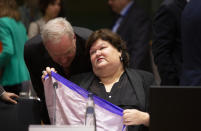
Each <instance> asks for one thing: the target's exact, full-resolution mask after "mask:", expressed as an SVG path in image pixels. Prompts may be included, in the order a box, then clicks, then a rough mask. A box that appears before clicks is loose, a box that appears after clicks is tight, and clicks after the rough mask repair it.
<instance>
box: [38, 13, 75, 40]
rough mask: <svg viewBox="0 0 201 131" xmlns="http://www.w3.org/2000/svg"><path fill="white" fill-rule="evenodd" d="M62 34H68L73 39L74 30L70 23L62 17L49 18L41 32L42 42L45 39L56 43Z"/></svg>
mask: <svg viewBox="0 0 201 131" xmlns="http://www.w3.org/2000/svg"><path fill="white" fill-rule="evenodd" d="M64 35H68V36H69V37H71V38H72V39H73V36H74V31H73V27H72V25H71V24H70V23H69V22H68V21H67V20H66V19H65V18H62V17H57V18H55V19H52V20H49V21H48V22H47V23H46V24H45V25H44V27H43V28H42V32H41V36H42V39H43V42H44V43H45V42H47V41H51V42H52V43H58V42H60V40H61V38H62V37H63V36H64Z"/></svg>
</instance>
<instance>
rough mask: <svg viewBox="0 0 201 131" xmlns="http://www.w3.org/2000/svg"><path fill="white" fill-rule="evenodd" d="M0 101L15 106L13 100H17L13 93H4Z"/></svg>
mask: <svg viewBox="0 0 201 131" xmlns="http://www.w3.org/2000/svg"><path fill="white" fill-rule="evenodd" d="M0 98H1V99H2V100H4V101H7V102H10V103H13V104H17V101H16V100H14V99H13V98H19V96H18V95H16V94H14V93H10V92H6V91H5V92H4V93H3V94H2V95H1V97H0Z"/></svg>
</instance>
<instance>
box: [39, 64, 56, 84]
mask: <svg viewBox="0 0 201 131" xmlns="http://www.w3.org/2000/svg"><path fill="white" fill-rule="evenodd" d="M51 71H53V72H56V71H55V69H54V68H50V67H46V70H44V71H43V72H42V77H41V78H42V81H43V82H44V80H45V76H46V75H47V74H49V75H50V76H51Z"/></svg>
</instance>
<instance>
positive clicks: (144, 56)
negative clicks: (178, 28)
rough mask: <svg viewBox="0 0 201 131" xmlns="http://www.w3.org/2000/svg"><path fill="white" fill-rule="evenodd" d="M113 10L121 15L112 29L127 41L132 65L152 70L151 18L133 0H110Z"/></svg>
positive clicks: (132, 66)
mask: <svg viewBox="0 0 201 131" xmlns="http://www.w3.org/2000/svg"><path fill="white" fill-rule="evenodd" d="M108 4H109V5H110V7H111V8H112V10H113V11H114V12H115V13H116V14H118V15H119V16H120V17H119V18H118V19H117V21H116V22H115V24H114V26H113V28H112V30H113V32H116V33H117V34H119V35H120V36H121V38H122V39H123V40H124V41H126V44H127V49H128V53H129V55H130V61H129V62H130V67H131V68H135V69H136V68H137V69H143V70H147V71H152V66H151V59H150V51H149V41H150V33H151V24H150V20H149V19H148V17H147V16H146V14H145V12H144V11H143V10H142V9H141V8H139V7H138V6H137V4H136V1H133V0H108Z"/></svg>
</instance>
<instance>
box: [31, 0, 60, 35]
mask: <svg viewBox="0 0 201 131" xmlns="http://www.w3.org/2000/svg"><path fill="white" fill-rule="evenodd" d="M39 6H40V10H41V12H42V14H43V16H42V17H41V18H40V19H38V20H36V21H34V22H31V23H30V26H29V29H28V36H29V38H32V37H34V36H36V35H37V34H39V33H41V30H42V28H43V26H44V25H45V24H46V23H47V22H48V21H49V20H51V19H53V18H56V17H58V16H62V0H40V1H39Z"/></svg>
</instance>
